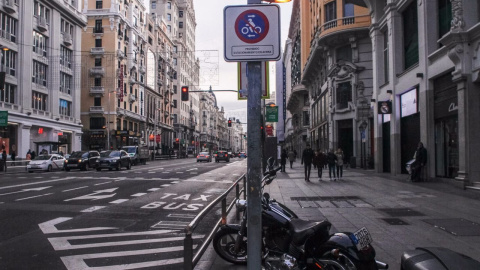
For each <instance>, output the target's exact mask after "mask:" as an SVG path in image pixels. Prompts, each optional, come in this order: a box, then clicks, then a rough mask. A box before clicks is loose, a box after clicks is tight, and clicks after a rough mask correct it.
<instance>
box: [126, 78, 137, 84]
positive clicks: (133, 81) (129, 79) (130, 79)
mask: <svg viewBox="0 0 480 270" xmlns="http://www.w3.org/2000/svg"><path fill="white" fill-rule="evenodd" d="M128 81H129V82H130V84H136V83H137V80H136V79H135V77H133V76H130V77H129V78H128Z"/></svg>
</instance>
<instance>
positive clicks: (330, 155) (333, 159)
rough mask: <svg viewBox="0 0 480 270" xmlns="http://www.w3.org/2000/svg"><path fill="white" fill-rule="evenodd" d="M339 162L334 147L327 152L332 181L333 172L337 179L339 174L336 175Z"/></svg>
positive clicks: (334, 177)
mask: <svg viewBox="0 0 480 270" xmlns="http://www.w3.org/2000/svg"><path fill="white" fill-rule="evenodd" d="M336 163H337V156H336V155H335V154H334V153H333V149H330V151H329V152H328V154H327V164H328V176H330V181H332V172H333V180H334V181H337V176H336V175H335V164H336Z"/></svg>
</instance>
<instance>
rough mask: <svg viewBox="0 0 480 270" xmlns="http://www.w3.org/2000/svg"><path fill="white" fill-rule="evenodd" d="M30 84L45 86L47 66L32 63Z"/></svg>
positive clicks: (35, 62)
mask: <svg viewBox="0 0 480 270" xmlns="http://www.w3.org/2000/svg"><path fill="white" fill-rule="evenodd" d="M32 82H33V83H36V84H38V85H43V86H45V87H46V86H47V65H45V64H42V63H40V62H37V61H33V74H32Z"/></svg>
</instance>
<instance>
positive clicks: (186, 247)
mask: <svg viewBox="0 0 480 270" xmlns="http://www.w3.org/2000/svg"><path fill="white" fill-rule="evenodd" d="M242 180H243V188H242V189H241V190H240V185H239V183H240V182H241V181H242ZM246 182H247V177H246V174H243V175H242V176H240V178H238V179H237V180H236V181H235V182H234V183H233V185H232V186H231V187H230V188H228V189H227V190H226V191H225V192H224V193H223V194H222V195H220V196H219V197H217V198H216V199H215V200H214V201H213V202H211V203H210V204H209V205H207V207H205V209H203V210H202V211H201V212H200V213H199V214H198V215H197V216H196V217H195V218H194V219H193V220H192V222H190V224H188V225H187V227H186V228H185V239H184V240H183V269H184V270H192V269H193V268H194V267H195V266H196V265H197V263H198V261H199V260H200V258H201V257H202V255H203V253H205V251H206V250H207V248H208V245H209V244H210V242H211V241H212V238H213V236H214V235H215V232H217V230H218V228H219V227H220V224H221V225H225V224H226V223H227V216H228V213H230V210H232V208H233V206H234V205H235V201H236V200H237V199H239V198H240V195H241V194H242V193H243V196H244V199H246V195H247V194H246V193H245V186H246ZM233 188H235V200H233V201H232V202H231V203H230V205H229V206H228V208H227V196H228V195H229V194H230V192H231V191H232V190H233ZM219 202H221V203H222V217H221V218H220V219H219V220H218V221H217V223H216V224H215V227H213V229H212V231H211V232H210V234H209V235H208V237H207V238H206V239H205V241H204V242H203V244H202V245H201V246H200V248H199V249H198V251H197V253H195V255H194V254H193V238H192V234H193V232H194V230H195V229H196V228H197V226H198V224H199V223H200V221H201V220H202V219H203V218H204V217H205V216H206V215H207V214H209V213H210V212H211V211H212V210H214V208H215V206H216V205H217V204H218V203H219ZM239 218H240V217H239V213H238V212H237V219H239Z"/></svg>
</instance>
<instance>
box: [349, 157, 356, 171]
mask: <svg viewBox="0 0 480 270" xmlns="http://www.w3.org/2000/svg"><path fill="white" fill-rule="evenodd" d="M356 167H357V158H356V157H350V168H352V169H355V168H356Z"/></svg>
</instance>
